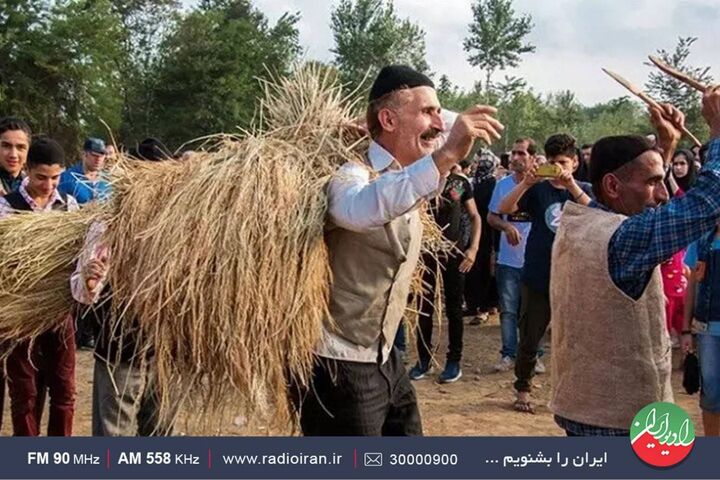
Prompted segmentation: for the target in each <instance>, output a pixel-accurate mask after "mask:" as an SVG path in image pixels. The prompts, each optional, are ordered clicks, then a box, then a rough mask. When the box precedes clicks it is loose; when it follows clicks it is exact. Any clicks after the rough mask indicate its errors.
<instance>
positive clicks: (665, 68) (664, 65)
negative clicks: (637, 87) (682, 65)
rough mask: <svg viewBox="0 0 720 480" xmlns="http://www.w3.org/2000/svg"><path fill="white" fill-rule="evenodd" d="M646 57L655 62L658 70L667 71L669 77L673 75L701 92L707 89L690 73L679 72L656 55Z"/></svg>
mask: <svg viewBox="0 0 720 480" xmlns="http://www.w3.org/2000/svg"><path fill="white" fill-rule="evenodd" d="M648 58H649V59H650V61H651V62H652V63H654V64H655V66H656V67H658V68H659V69H660V70H662V71H663V72H665V73H667V74H668V75H670V76H671V77H674V78H676V79H677V80H680V81H681V82H683V83H684V84H686V85H689V86H690V87H692V88H694V89H695V90H697V91H699V92H701V93H705V91H707V89H708V86H707V85H703V84H702V83H701V82H699V81H698V80H695V79H694V78H693V77H691V76H690V75H687V74H685V73H683V72H681V71H680V70H677V69H675V68H673V67H671V66H670V65H668V64H667V63H665V62H663V61H662V60H660V59H659V58H658V57H656V56H654V55H650V56H648Z"/></svg>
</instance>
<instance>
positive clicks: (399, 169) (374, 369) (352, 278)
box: [296, 65, 503, 435]
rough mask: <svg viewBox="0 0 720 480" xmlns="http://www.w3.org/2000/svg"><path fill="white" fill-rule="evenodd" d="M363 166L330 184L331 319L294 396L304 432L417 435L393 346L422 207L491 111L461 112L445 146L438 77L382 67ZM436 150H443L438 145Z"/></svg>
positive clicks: (348, 168)
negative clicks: (307, 378)
mask: <svg viewBox="0 0 720 480" xmlns="http://www.w3.org/2000/svg"><path fill="white" fill-rule="evenodd" d="M369 100H370V103H369V105H368V108H367V124H368V130H369V132H370V136H371V138H372V142H371V144H370V147H369V150H368V153H367V166H363V165H358V164H352V163H348V164H346V165H344V166H343V167H341V168H340V170H339V171H338V172H337V173H336V175H335V176H334V177H333V179H332V180H331V182H330V185H329V190H328V197H329V214H328V222H327V226H326V235H325V239H326V243H327V245H328V248H329V251H330V264H331V269H332V275H333V283H332V287H331V292H330V316H331V319H328V322H326V324H325V328H324V331H323V336H322V338H321V341H320V344H319V345H318V347H317V350H316V354H317V362H316V367H315V371H314V377H313V380H312V384H311V385H310V388H309V389H308V391H307V392H306V393H305V394H304V395H299V398H297V399H296V400H297V403H298V407H299V408H300V423H301V427H302V431H303V433H304V434H305V435H421V434H422V424H421V420H420V414H419V411H418V407H417V400H416V397H415V391H414V389H413V387H412V386H411V385H410V381H409V378H408V376H407V374H406V372H405V369H404V367H403V365H402V362H401V361H400V359H399V357H398V354H397V351H396V350H394V349H393V340H394V338H395V335H396V332H397V329H398V325H399V324H400V321H401V319H402V317H403V312H404V310H405V307H406V303H407V297H408V292H409V289H410V281H411V279H412V276H413V272H414V270H415V267H416V265H417V261H418V258H419V255H420V241H421V236H422V227H421V223H420V214H419V211H418V207H419V205H420V204H421V203H422V200H423V199H426V198H429V197H431V196H433V195H435V194H436V193H437V192H438V191H440V190H441V187H442V183H443V180H442V179H443V177H444V176H445V175H447V173H448V172H449V171H450V169H451V167H452V166H453V165H455V164H456V163H457V162H459V161H460V160H462V159H463V158H464V157H466V156H467V155H468V154H469V152H470V149H471V147H472V145H473V141H474V140H475V139H482V140H484V141H485V142H487V143H490V142H491V141H492V140H493V138H495V139H498V138H500V134H499V133H498V132H499V131H500V130H502V128H503V127H502V125H501V124H500V123H499V122H498V121H497V120H495V118H493V114H494V113H495V109H494V108H492V107H486V106H476V107H474V108H472V109H470V110H468V111H466V112H464V113H463V114H461V115H459V116H458V118H457V120H456V121H455V123H454V125H453V127H452V130H451V131H450V133H449V135H448V138H447V141H446V143H445V145H444V146H443V147H442V148H441V149H439V150H437V151H436V149H437V144H438V142H437V140H438V137H439V135H440V133H441V132H442V131H443V130H444V129H445V125H444V122H443V120H442V117H441V108H440V103H439V102H438V99H437V95H436V92H435V88H434V85H433V83H432V81H431V80H430V79H429V78H428V77H426V76H425V75H423V74H421V73H419V72H417V71H415V70H413V69H412V68H410V67H406V66H399V65H394V66H388V67H385V68H383V69H382V70H381V71H380V73H379V75H378V77H377V78H376V80H375V82H374V84H373V86H372V89H371V91H370V99H369ZM433 152H435V153H433Z"/></svg>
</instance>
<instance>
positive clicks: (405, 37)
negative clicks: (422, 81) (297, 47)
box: [330, 0, 428, 90]
mask: <svg viewBox="0 0 720 480" xmlns="http://www.w3.org/2000/svg"><path fill="white" fill-rule="evenodd" d="M330 26H331V28H332V31H333V38H334V39H335V46H334V48H333V49H332V50H331V51H332V52H333V54H334V55H335V59H334V62H335V64H336V65H337V66H338V68H339V69H340V73H341V79H342V81H343V83H345V84H346V85H348V88H349V89H351V90H354V89H358V88H363V87H368V86H369V84H370V82H372V80H373V79H374V77H375V76H376V75H377V72H378V71H379V70H380V69H381V68H382V67H383V66H385V65H390V64H395V63H400V64H406V65H410V66H412V67H414V68H416V69H417V70H419V71H422V72H427V71H428V64H427V62H426V61H425V32H424V31H423V30H422V29H421V28H420V27H419V26H417V25H416V24H414V23H412V22H411V21H410V20H408V19H405V20H402V19H400V18H399V17H398V16H397V14H396V13H395V7H394V6H393V3H392V0H341V1H340V3H339V4H338V6H337V7H336V8H335V9H334V10H333V11H332V15H331V21H330ZM366 76H367V77H366ZM363 79H365V83H362V82H363Z"/></svg>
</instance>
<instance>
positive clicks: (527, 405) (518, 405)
mask: <svg viewBox="0 0 720 480" xmlns="http://www.w3.org/2000/svg"><path fill="white" fill-rule="evenodd" d="M513 409H514V410H515V411H516V412H521V413H531V414H533V415H534V414H535V407H534V406H533V404H532V403H531V402H529V401H523V400H515V403H513Z"/></svg>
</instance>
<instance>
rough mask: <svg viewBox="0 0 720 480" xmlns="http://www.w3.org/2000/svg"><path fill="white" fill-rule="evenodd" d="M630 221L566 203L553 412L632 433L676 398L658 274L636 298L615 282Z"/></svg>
mask: <svg viewBox="0 0 720 480" xmlns="http://www.w3.org/2000/svg"><path fill="white" fill-rule="evenodd" d="M626 218H627V217H625V216H623V215H618V214H615V213H609V212H606V211H603V210H600V209H597V208H590V207H584V206H582V205H578V204H575V203H571V202H568V203H567V204H566V206H565V209H564V211H563V217H562V220H561V223H560V228H559V229H558V231H557V235H556V237H555V243H554V245H553V252H552V271H551V275H550V302H551V305H552V321H551V322H552V323H551V325H552V360H551V365H552V369H551V372H552V373H551V380H552V395H551V400H550V408H551V409H552V411H553V412H554V413H555V414H556V415H559V416H561V417H564V418H567V419H569V420H573V421H576V422H580V423H585V424H589V425H594V426H598V427H606V428H619V429H627V430H629V429H630V423H631V422H632V419H633V417H634V416H635V414H637V412H638V411H640V409H642V408H643V407H644V406H646V405H647V404H649V403H652V402H659V401H665V402H672V401H673V396H672V387H671V385H670V374H671V369H672V364H671V360H672V351H671V346H670V341H669V337H668V334H667V331H666V327H665V302H664V296H663V289H662V281H661V277H660V271H659V269H658V268H656V269H655V271H654V272H653V274H652V277H651V280H650V282H649V284H648V285H647V287H646V289H645V291H644V292H643V295H642V297H640V298H639V299H638V300H633V299H632V298H630V297H628V296H627V295H626V294H625V293H624V292H623V291H622V290H620V289H619V288H618V287H617V286H616V285H615V284H614V283H613V281H612V279H611V278H610V271H609V267H608V245H609V243H610V239H611V237H612V235H613V234H614V233H615V231H616V230H617V229H618V227H619V226H620V224H621V223H622V222H623V221H625V220H626Z"/></svg>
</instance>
